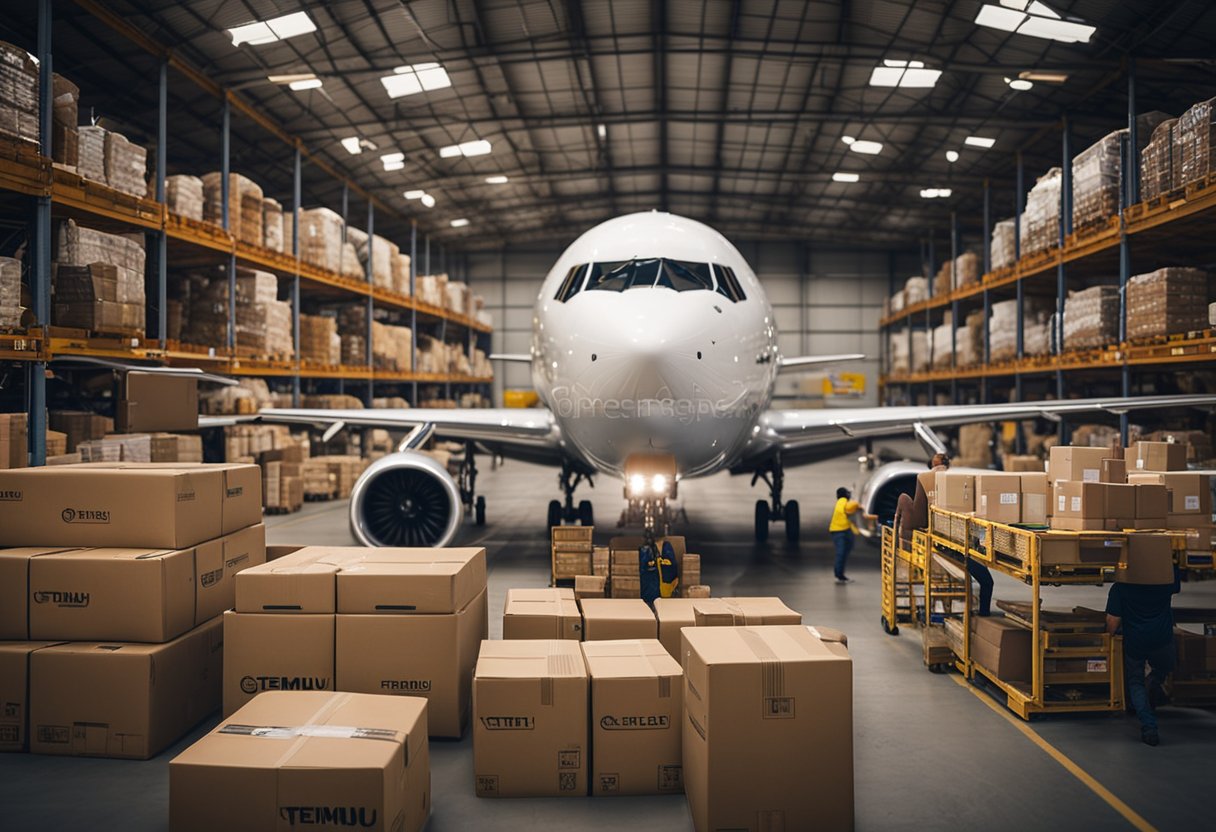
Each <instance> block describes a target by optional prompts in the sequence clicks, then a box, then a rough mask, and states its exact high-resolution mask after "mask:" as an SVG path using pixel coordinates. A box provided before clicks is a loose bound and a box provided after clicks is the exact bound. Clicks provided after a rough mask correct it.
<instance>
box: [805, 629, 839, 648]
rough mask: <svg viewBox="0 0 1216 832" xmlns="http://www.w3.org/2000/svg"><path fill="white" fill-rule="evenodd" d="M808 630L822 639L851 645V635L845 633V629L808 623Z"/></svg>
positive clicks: (831, 642) (832, 642)
mask: <svg viewBox="0 0 1216 832" xmlns="http://www.w3.org/2000/svg"><path fill="white" fill-rule="evenodd" d="M806 630H807V632H808V633H810V634H811V635H813V636H814V637H815V638H817V639H819V640H820V641H823V642H827V643H829V644H843V645H844V646H845V647H848V646H849V637H848V636H847V635H845V634H844V631H843V630H837V629H835V628H833V627H824V626H812V625H810V624H807V625H806Z"/></svg>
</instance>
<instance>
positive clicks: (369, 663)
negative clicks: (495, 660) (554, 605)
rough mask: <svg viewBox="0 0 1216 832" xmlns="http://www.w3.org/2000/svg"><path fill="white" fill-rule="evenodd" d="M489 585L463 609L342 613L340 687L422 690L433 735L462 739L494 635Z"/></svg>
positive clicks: (398, 693)
mask: <svg viewBox="0 0 1216 832" xmlns="http://www.w3.org/2000/svg"><path fill="white" fill-rule="evenodd" d="M486 595H487V593H486V590H485V589H483V590H482V591H481V593H480V594H479V595H478V596H477V597H476V598H474V599H473V600H472V601H470V602H469V603H468V604H467V605H465V607H464V608H463V609H462V610H460V611H459V612H455V613H447V614H442V615H441V614H434V615H345V614H339V615H338V616H337V617H336V636H335V660H334V665H335V674H336V675H335V681H336V685H337V689H338V690H343V691H352V692H355V693H374V694H381V695H392V696H421V697H423V698H425V699H426V700H427V701H428V703H429V705H428V713H429V720H428V723H429V726H430V733H431V736H433V737H451V738H455V739H459V738H460V737H461V736H462V735H463V734H464V727H465V724H466V723H467V721H468V717H469V707H470V700H471V697H472V680H473V666H474V664H476V662H477V650H478V647H479V646H480V645H481V642H482V640H483V639H485V638H488V636H489V632H488V627H489V608H488V604H487V601H486Z"/></svg>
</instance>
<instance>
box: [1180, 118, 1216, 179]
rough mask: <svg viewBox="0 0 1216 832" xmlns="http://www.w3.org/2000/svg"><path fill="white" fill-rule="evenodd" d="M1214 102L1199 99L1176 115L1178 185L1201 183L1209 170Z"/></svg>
mask: <svg viewBox="0 0 1216 832" xmlns="http://www.w3.org/2000/svg"><path fill="white" fill-rule="evenodd" d="M1214 104H1216V98H1209V99H1208V100H1206V101H1200V102H1199V103H1197V104H1194V105H1192V106H1191V108H1190V109H1188V110H1187V111H1186V112H1185V113H1183V114H1182V115H1181V116H1179V117H1178V123H1177V124H1176V125H1175V129H1174V141H1175V142H1176V143H1177V145H1178V156H1179V162H1180V169H1179V178H1178V184H1180V185H1189V184H1190V183H1192V182H1203V181H1205V180H1206V179H1207V176H1208V174H1209V173H1211V172H1212V151H1213V146H1214V143H1213V141H1212V133H1213V129H1214V128H1216V124H1214V122H1213V119H1216V112H1213V105H1214Z"/></svg>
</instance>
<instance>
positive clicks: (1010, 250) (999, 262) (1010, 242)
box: [988, 219, 1018, 271]
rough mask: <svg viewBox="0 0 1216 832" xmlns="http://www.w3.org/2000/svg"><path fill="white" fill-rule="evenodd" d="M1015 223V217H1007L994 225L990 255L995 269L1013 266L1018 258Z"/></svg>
mask: <svg viewBox="0 0 1216 832" xmlns="http://www.w3.org/2000/svg"><path fill="white" fill-rule="evenodd" d="M1015 225H1016V223H1014V221H1013V219H1007V220H1001V221H1000V222H998V223H997V224H996V225H994V226H993V227H992V241H991V243H990V244H989V246H988V256H989V258H990V260H991V262H992V269H993V270H994V271H995V270H996V269H1003V268H1006V267H1007V266H1012V265H1013V264H1014V263H1015V262H1016V261H1017V259H1018V258H1017V246H1016V245H1015V243H1016V237H1015V234H1016V229H1015V228H1014V226H1015Z"/></svg>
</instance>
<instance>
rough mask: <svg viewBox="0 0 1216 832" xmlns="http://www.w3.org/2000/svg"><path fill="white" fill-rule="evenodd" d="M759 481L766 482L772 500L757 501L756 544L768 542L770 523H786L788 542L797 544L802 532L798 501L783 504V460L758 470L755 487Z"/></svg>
mask: <svg viewBox="0 0 1216 832" xmlns="http://www.w3.org/2000/svg"><path fill="white" fill-rule="evenodd" d="M757 480H764V483H765V485H767V486H768V490H769V495H770V498H769V500H768V501H765V500H756V542H757V543H764V542H766V541H767V540H768V527H769V524H770V523H778V522H784V523H785V539H786V541H787V542H788V543H791V544H796V543H797V542H798V536H799V532H800V531H801V528H800V518H799V514H798V501H797V500H790V501H788V502H785V503H783V502H781V487H782V485H783V484H784V482H785V473H784V471H783V470H782V468H781V458H780V457H776V458H774V459H773V460H772V461H771V462H768V463H766V464H765V465H764V467H762V468H757V469H756V472H755V473H754V474H752V485H753V486H754V485H755V484H756V481H757Z"/></svg>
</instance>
